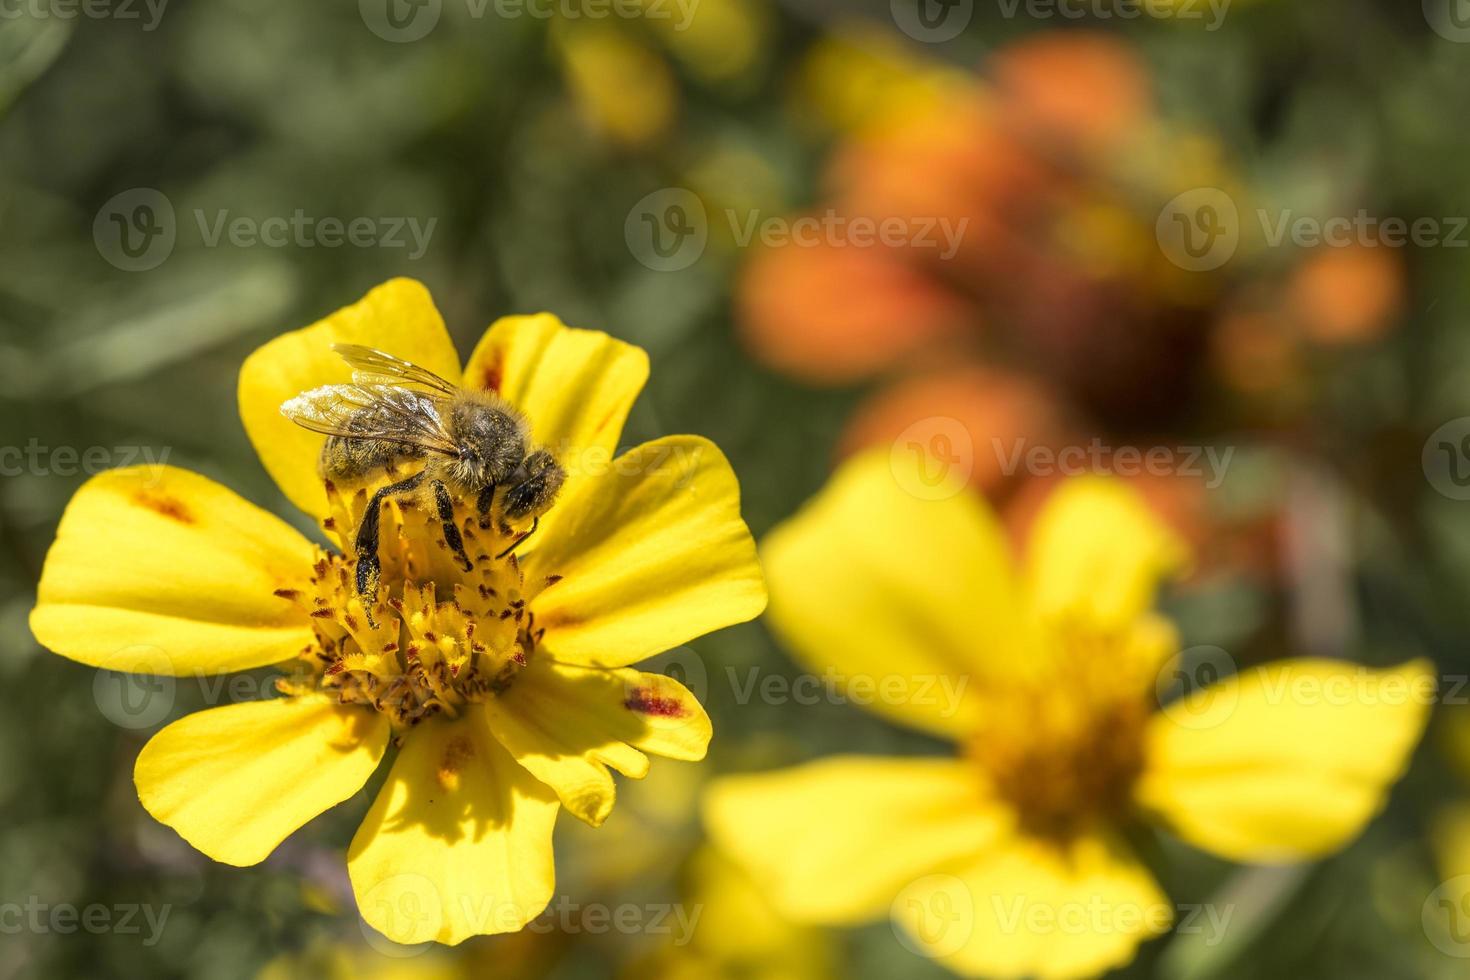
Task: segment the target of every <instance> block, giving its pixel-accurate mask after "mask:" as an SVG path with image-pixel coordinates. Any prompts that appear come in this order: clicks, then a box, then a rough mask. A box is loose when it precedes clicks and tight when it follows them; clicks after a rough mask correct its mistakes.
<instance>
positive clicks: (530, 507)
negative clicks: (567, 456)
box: [505, 449, 567, 520]
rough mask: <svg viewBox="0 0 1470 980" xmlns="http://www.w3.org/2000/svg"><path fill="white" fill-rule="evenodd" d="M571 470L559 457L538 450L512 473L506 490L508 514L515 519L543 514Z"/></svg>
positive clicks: (506, 512)
mask: <svg viewBox="0 0 1470 980" xmlns="http://www.w3.org/2000/svg"><path fill="white" fill-rule="evenodd" d="M566 479H567V471H566V470H564V469H562V468H561V464H560V463H558V462H557V461H556V457H554V456H552V455H551V453H549V452H547V451H546V450H544V449H538V450H536V451H535V452H534V453H532V454H531V455H529V456H527V457H526V461H525V462H524V463H522V464H521V465H520V467H519V468H517V470H516V472H515V473H514V474H513V475H512V477H511V481H510V486H509V488H507V489H506V491H505V515H506V516H507V517H509V518H510V519H511V520H520V519H522V518H525V517H539V516H541V515H542V514H544V513H546V510H547V508H549V507H550V506H551V505H552V504H553V503H554V502H555V501H556V495H557V493H558V492H560V490H561V485H562V484H563V483H565V482H566Z"/></svg>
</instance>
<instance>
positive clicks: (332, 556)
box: [276, 482, 560, 771]
mask: <svg viewBox="0 0 1470 980" xmlns="http://www.w3.org/2000/svg"><path fill="white" fill-rule="evenodd" d="M326 490H327V499H328V503H329V508H330V516H329V517H328V518H327V519H326V520H324V521H323V522H322V527H323V528H324V529H325V530H326V532H327V533H328V535H329V536H330V537H332V538H333V539H335V541H336V543H337V545H338V546H339V548H340V549H341V550H340V552H328V551H326V550H323V551H322V552H321V554H320V556H319V558H318V560H317V562H316V563H315V565H314V566H313V572H314V575H313V577H312V580H311V584H310V586H309V587H307V588H302V589H280V590H277V591H276V595H277V596H279V597H280V598H282V599H285V600H287V601H291V602H294V603H296V604H297V605H298V606H299V607H300V608H301V609H302V611H303V612H305V613H306V614H307V616H308V617H309V621H310V622H311V624H312V627H313V629H314V631H315V633H316V643H315V644H314V645H312V646H311V647H308V648H307V649H305V650H303V651H302V653H301V655H300V657H299V659H298V662H297V669H296V673H295V674H293V676H292V677H289V678H282V679H281V680H280V681H278V683H277V686H278V687H280V688H281V690H282V691H283V692H290V693H297V694H301V693H308V692H310V691H322V692H326V693H328V694H331V695H332V696H333V697H335V698H336V699H337V700H338V701H339V702H341V703H343V704H360V705H365V706H369V707H372V708H373V709H375V710H377V711H380V712H382V713H384V714H385V715H387V716H388V718H389V719H390V720H391V722H392V723H393V726H394V728H395V729H397V730H400V731H401V730H402V729H406V728H409V727H412V726H413V725H417V724H419V723H420V722H422V721H423V720H424V719H426V718H431V717H434V716H436V715H441V714H442V715H444V716H445V717H448V718H455V717H458V716H459V714H460V713H461V712H462V711H463V710H464V707H465V706H466V705H467V704H470V703H473V702H477V701H483V700H485V699H486V698H490V697H494V696H495V695H496V694H498V693H500V692H502V691H504V690H506V689H507V688H508V687H509V686H510V685H511V684H512V683H513V682H514V680H515V677H516V675H517V674H518V673H519V672H520V671H521V670H522V669H524V668H525V667H526V666H527V665H528V664H529V663H530V660H531V657H532V656H533V655H534V653H535V648H536V643H537V640H538V639H539V638H540V635H541V633H542V632H543V631H542V630H537V629H534V628H533V625H532V619H531V617H530V616H529V614H528V613H527V611H526V604H527V601H528V598H529V597H528V596H527V595H526V593H525V591H524V585H525V583H524V581H523V578H522V574H521V568H520V563H519V562H518V561H517V560H516V559H515V557H514V556H513V555H507V557H505V558H503V559H496V558H493V557H492V556H493V555H496V554H498V553H499V552H501V551H502V549H504V548H506V546H507V545H512V546H513V544H514V543H515V542H516V541H517V539H519V538H521V537H522V536H523V533H524V530H525V529H524V528H512V527H510V526H509V525H508V524H507V523H506V522H505V520H504V518H503V517H500V516H497V519H496V520H494V521H492V522H491V523H490V525H489V526H484V525H481V524H480V522H479V520H478V517H477V515H476V514H475V513H474V509H475V508H474V504H475V501H474V500H469V501H463V500H454V501H453V504H454V520H453V523H454V525H455V526H457V527H461V528H463V533H464V536H465V540H466V543H467V544H470V545H472V548H471V550H470V553H471V554H474V555H476V558H475V560H474V561H473V562H472V567H470V568H469V569H465V568H464V566H463V563H462V562H461V561H459V560H458V559H457V558H456V556H455V555H454V554H453V552H452V549H450V548H449V547H448V546H447V544H446V541H445V538H444V526H443V522H442V520H441V518H440V515H439V513H438V509H437V508H424V507H414V506H412V505H411V502H409V501H398V500H390V501H389V502H388V503H386V504H384V505H383V510H382V514H381V519H380V532H379V538H380V544H379V549H378V556H379V560H380V562H381V565H382V570H381V575H380V578H379V584H378V592H377V595H376V596H375V597H374V598H373V602H372V603H371V605H372V606H373V613H374V614H373V615H372V616H371V617H369V616H368V615H367V610H366V609H364V608H363V603H362V600H361V599H360V598H359V597H358V595H357V592H356V574H355V562H356V556H355V555H353V554H352V544H353V539H354V537H355V534H356V529H357V527H358V526H359V525H360V522H361V520H362V516H363V514H364V512H365V510H366V508H367V502H368V500H369V499H370V492H369V488H356V489H352V490H348V489H343V488H338V487H336V486H334V485H333V484H332V483H330V482H328V483H327V484H326ZM559 579H560V576H555V575H554V576H551V577H550V579H549V581H548V584H549V583H550V581H556V580H559ZM441 597H442V598H441ZM373 623H376V627H374V626H373V625H370V624H373ZM452 768H453V767H452V766H447V767H446V769H447V770H451V771H452Z"/></svg>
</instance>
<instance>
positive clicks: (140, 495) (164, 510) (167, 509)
mask: <svg viewBox="0 0 1470 980" xmlns="http://www.w3.org/2000/svg"><path fill="white" fill-rule="evenodd" d="M133 499H134V500H135V501H137V502H138V503H140V504H142V505H143V506H144V507H147V508H148V509H149V510H151V511H153V512H154V513H157V514H162V515H163V516H164V517H167V518H169V519H170V520H175V521H178V522H179V523H180V524H193V523H195V521H194V515H193V514H191V513H190V512H189V508H187V507H185V506H184V502H183V501H182V500H178V499H177V498H174V497H170V496H169V495H167V494H164V493H157V492H155V491H152V490H139V491H138V492H137V493H135V494H133Z"/></svg>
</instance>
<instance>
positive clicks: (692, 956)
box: [624, 845, 842, 980]
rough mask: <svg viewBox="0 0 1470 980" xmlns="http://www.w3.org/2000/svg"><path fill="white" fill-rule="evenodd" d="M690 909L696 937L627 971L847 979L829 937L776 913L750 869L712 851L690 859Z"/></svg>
mask: <svg viewBox="0 0 1470 980" xmlns="http://www.w3.org/2000/svg"><path fill="white" fill-rule="evenodd" d="M684 877H685V878H686V879H687V881H688V884H687V886H686V887H685V889H684V890H685V893H686V898H685V905H686V907H687V908H688V909H690V910H691V915H692V914H697V915H698V917H699V918H698V925H697V927H695V928H692V929H691V932H690V935H689V936H685V937H680V938H679V940H678V941H675V942H673V943H665V944H661V945H660V946H659V947H658V948H657V949H656V950H655V951H654V952H653V953H652V955H650V956H648V957H645V958H643V959H640V960H637V961H635V962H634V963H633V964H632V968H630V969H628V970H626V971H624V975H626V976H628V977H638V978H654V980H717V978H737V977H738V978H740V980H828V978H831V977H838V976H841V975H842V970H841V969H840V966H839V958H838V952H837V948H836V946H837V944H836V943H835V942H834V941H833V937H832V936H831V935H830V934H829V933H827V932H826V931H825V930H822V929H818V928H814V927H813V926H809V925H802V924H800V923H794V922H791V921H789V920H787V919H785V918H783V917H782V916H781V915H780V914H779V913H777V911H776V910H775V909H774V908H772V907H771V904H770V902H769V901H768V900H767V898H766V896H765V895H764V894H763V893H762V890H761V889H760V888H759V887H758V886H757V885H756V883H755V882H754V881H753V880H751V878H750V876H749V874H747V873H746V871H745V869H744V868H741V867H740V866H738V865H736V864H735V863H733V862H732V861H731V860H730V859H729V858H728V857H726V856H725V855H723V854H721V853H719V852H718V851H716V850H715V849H714V848H712V847H709V846H708V845H706V846H704V847H701V848H700V849H699V850H698V851H696V852H695V853H694V855H693V856H692V857H691V859H690V861H689V863H688V867H687V868H686V869H685V875H684Z"/></svg>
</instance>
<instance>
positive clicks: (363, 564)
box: [354, 473, 425, 627]
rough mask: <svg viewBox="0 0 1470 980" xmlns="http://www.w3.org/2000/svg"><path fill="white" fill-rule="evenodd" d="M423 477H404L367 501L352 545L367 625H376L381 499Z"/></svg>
mask: <svg viewBox="0 0 1470 980" xmlns="http://www.w3.org/2000/svg"><path fill="white" fill-rule="evenodd" d="M424 476H425V474H423V473H418V474H416V475H414V476H411V477H409V478H408V479H406V480H399V481H398V482H397V483H390V484H389V485H388V486H386V487H382V488H381V489H379V490H378V492H377V493H375V494H373V499H372V500H369V501H368V506H367V512H366V513H364V514H363V515H362V525H361V526H360V527H358V529H357V541H356V542H355V544H354V548H355V549H356V551H357V595H358V598H360V599H361V600H362V608H363V610H364V611H365V612H366V613H367V617H368V625H369V626H373V627H376V626H377V624H376V623H374V622H373V601H374V600H376V599H377V597H378V579H379V577H380V575H381V574H382V570H383V566H382V563H381V562H379V561H378V518H379V516H380V514H381V512H382V509H383V501H385V500H387V499H388V498H389V497H393V496H396V495H398V494H401V493H408V492H409V491H411V490H417V489H418V487H419V484H421V483H423V482H424Z"/></svg>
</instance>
